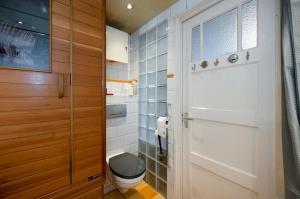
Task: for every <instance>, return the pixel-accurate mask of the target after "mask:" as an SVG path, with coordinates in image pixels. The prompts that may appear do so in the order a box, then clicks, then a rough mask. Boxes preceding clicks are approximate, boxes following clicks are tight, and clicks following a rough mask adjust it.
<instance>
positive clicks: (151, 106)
mask: <svg viewBox="0 0 300 199" xmlns="http://www.w3.org/2000/svg"><path fill="white" fill-rule="evenodd" d="M154 95H155V90H154ZM148 114H150V115H155V114H156V111H155V102H149V103H148Z"/></svg>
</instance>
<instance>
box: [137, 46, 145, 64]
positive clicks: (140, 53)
mask: <svg viewBox="0 0 300 199" xmlns="http://www.w3.org/2000/svg"><path fill="white" fill-rule="evenodd" d="M145 59H146V47H144V48H140V50H139V60H140V61H142V60H145Z"/></svg>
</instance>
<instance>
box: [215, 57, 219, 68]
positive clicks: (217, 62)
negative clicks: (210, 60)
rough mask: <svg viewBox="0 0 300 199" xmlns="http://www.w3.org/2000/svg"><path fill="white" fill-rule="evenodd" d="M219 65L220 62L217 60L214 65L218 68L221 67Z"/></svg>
mask: <svg viewBox="0 0 300 199" xmlns="http://www.w3.org/2000/svg"><path fill="white" fill-rule="evenodd" d="M219 63H220V61H219V59H218V58H217V59H216V60H215V61H214V65H215V66H217V65H219Z"/></svg>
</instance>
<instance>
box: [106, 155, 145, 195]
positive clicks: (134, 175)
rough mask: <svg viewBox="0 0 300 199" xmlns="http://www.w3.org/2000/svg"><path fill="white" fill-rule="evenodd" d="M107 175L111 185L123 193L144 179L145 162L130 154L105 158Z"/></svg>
mask: <svg viewBox="0 0 300 199" xmlns="http://www.w3.org/2000/svg"><path fill="white" fill-rule="evenodd" d="M106 161H107V170H108V172H107V174H108V178H109V180H110V181H111V183H112V184H113V185H114V186H115V187H116V188H117V189H118V190H119V191H120V192H121V193H124V192H126V191H127V190H128V189H130V188H134V187H135V186H136V185H138V184H139V183H140V182H141V181H142V180H143V179H144V177H145V170H146V166H145V162H144V160H142V159H141V158H139V157H138V156H136V155H133V154H131V153H127V152H126V153H120V154H117V155H114V156H110V157H107V159H106Z"/></svg>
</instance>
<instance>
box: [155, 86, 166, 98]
mask: <svg viewBox="0 0 300 199" xmlns="http://www.w3.org/2000/svg"><path fill="white" fill-rule="evenodd" d="M157 100H158V101H167V88H166V87H158V88H157Z"/></svg>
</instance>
